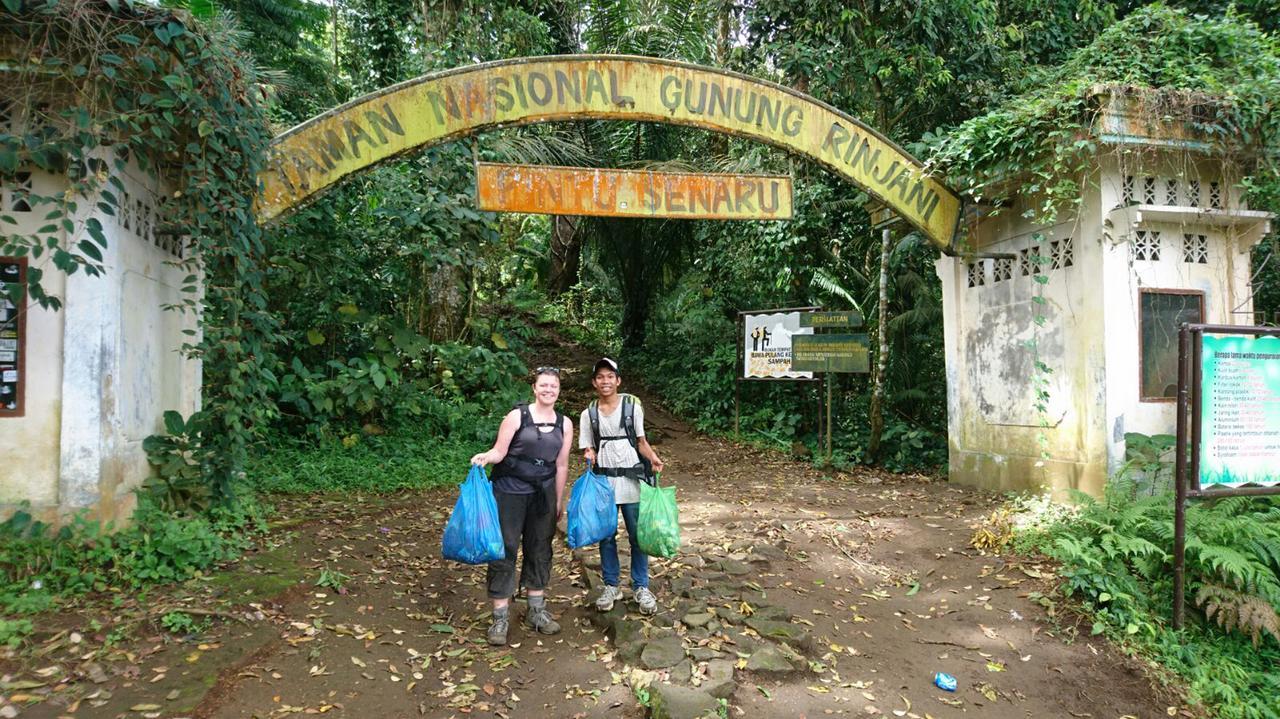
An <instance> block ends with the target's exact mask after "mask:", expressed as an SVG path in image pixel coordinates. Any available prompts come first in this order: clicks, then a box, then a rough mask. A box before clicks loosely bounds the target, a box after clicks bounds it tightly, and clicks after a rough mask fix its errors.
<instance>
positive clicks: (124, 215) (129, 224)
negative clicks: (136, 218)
mask: <svg viewBox="0 0 1280 719" xmlns="http://www.w3.org/2000/svg"><path fill="white" fill-rule="evenodd" d="M116 212H118V213H120V214H119V217H120V226H121V227H123V228H124V229H126V230H132V229H133V198H132V197H130V196H129V193H128V192H126V191H124V190H121V191H120V205H119V207H117V208H116Z"/></svg>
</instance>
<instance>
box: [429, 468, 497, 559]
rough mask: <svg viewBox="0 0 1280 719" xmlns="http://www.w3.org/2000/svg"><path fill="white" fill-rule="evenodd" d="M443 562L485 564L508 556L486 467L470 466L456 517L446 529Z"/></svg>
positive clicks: (456, 506)
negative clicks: (445, 560)
mask: <svg viewBox="0 0 1280 719" xmlns="http://www.w3.org/2000/svg"><path fill="white" fill-rule="evenodd" d="M442 545H443V549H444V558H445V559H452V560H453V561H455V562H463V563H464V564H484V563H486V562H494V561H497V560H499V559H502V558H503V557H505V556H507V549H506V545H504V544H503V542H502V525H501V524H500V523H499V522H498V502H497V500H495V499H494V498H493V485H492V484H490V483H489V476H488V475H487V474H485V471H484V467H479V466H476V465H471V471H470V472H468V473H467V481H465V482H463V483H462V489H461V491H459V492H458V501H457V503H456V504H454V505H453V514H450V515H449V523H448V524H446V525H445V526H444V540H443V542H442Z"/></svg>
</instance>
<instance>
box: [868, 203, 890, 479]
mask: <svg viewBox="0 0 1280 719" xmlns="http://www.w3.org/2000/svg"><path fill="white" fill-rule="evenodd" d="M878 305H879V306H878V307H877V309H876V337H877V338H878V339H879V343H880V347H879V348H878V351H877V352H876V366H875V368H874V371H873V372H872V375H871V412H870V422H871V436H870V438H869V439H868V440H867V453H868V454H870V455H871V457H872V458H873V459H874V458H876V457H878V456H879V454H880V436H881V435H882V434H883V433H884V377H885V368H886V367H888V364H889V333H888V331H887V329H888V322H889V228H887V227H886V228H884V229H883V230H881V231H880V301H879V303H878Z"/></svg>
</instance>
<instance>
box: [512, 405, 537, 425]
mask: <svg viewBox="0 0 1280 719" xmlns="http://www.w3.org/2000/svg"><path fill="white" fill-rule="evenodd" d="M513 409H518V410H520V429H524V428H525V427H528V426H529V425H531V424H533V414H532V413H530V412H529V403H528V402H520V403H518V404H517V405H516V406H515V407H513ZM517 431H519V430H517Z"/></svg>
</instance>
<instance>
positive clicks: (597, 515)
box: [565, 465, 618, 549]
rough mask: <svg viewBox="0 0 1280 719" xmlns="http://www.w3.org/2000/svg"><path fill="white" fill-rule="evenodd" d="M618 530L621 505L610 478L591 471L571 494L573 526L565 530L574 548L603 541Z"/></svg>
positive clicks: (584, 475)
mask: <svg viewBox="0 0 1280 719" xmlns="http://www.w3.org/2000/svg"><path fill="white" fill-rule="evenodd" d="M616 531H618V505H617V503H615V502H614V499H613V485H612V484H610V483H609V478H608V477H602V476H600V475H598V474H596V473H595V472H592V471H591V466H590V465H588V466H587V471H585V472H583V473H582V476H581V477H578V481H576V482H574V483H573V491H571V492H570V493H569V527H568V531H567V532H566V533H565V535H566V539H567V540H568V541H569V546H570V547H571V548H573V549H577V548H579V547H587V546H590V545H592V544H599V543H600V541H601V540H604V539H608V538H609V537H612V536H613V533H614V532H616Z"/></svg>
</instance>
